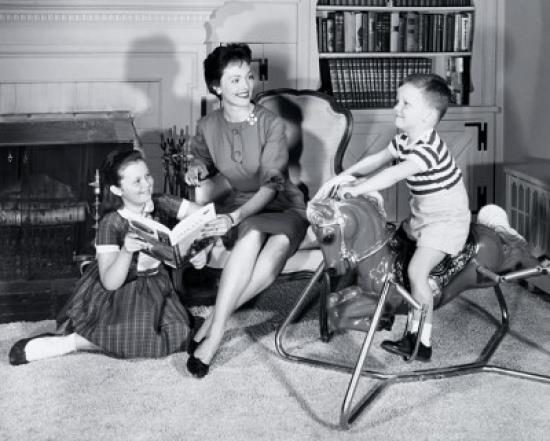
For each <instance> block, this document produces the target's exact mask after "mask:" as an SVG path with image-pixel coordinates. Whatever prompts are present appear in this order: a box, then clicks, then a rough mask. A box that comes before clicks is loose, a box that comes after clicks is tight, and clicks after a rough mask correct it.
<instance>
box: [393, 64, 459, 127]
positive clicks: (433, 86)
mask: <svg viewBox="0 0 550 441" xmlns="http://www.w3.org/2000/svg"><path fill="white" fill-rule="evenodd" d="M403 84H412V85H413V86H415V87H417V88H418V89H420V90H422V93H423V95H424V98H426V100H427V101H428V103H429V104H430V105H431V106H432V107H433V108H434V109H436V110H437V111H438V113H439V120H441V118H443V116H445V113H446V112H447V108H448V107H449V103H452V102H454V99H453V94H452V92H451V89H450V88H449V86H448V85H447V83H446V82H445V80H444V79H443V78H441V77H440V76H439V75H436V74H433V73H430V74H424V73H414V74H411V75H409V76H407V77H406V78H405V79H404V80H403V81H402V82H401V84H400V86H401V85H403Z"/></svg>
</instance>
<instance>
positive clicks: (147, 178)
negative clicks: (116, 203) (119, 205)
mask: <svg viewBox="0 0 550 441" xmlns="http://www.w3.org/2000/svg"><path fill="white" fill-rule="evenodd" d="M119 174H120V185H119V186H115V185H112V186H111V191H112V192H113V193H114V194H116V195H117V196H120V197H121V198H122V201H123V203H124V206H125V207H126V208H128V209H130V210H132V209H134V211H140V210H142V209H143V207H144V206H145V205H146V204H147V203H148V202H149V201H150V200H151V195H152V192H153V177H152V176H151V174H150V173H149V168H148V167H147V164H145V162H144V161H135V162H130V163H128V164H127V165H126V166H125V167H122V169H120V171H119Z"/></svg>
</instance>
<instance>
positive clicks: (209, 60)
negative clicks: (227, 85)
mask: <svg viewBox="0 0 550 441" xmlns="http://www.w3.org/2000/svg"><path fill="white" fill-rule="evenodd" d="M251 59H252V52H251V51H250V47H248V45H247V44H244V43H229V44H227V45H226V46H218V47H217V48H216V49H214V50H213V51H212V52H211V53H210V54H209V55H208V56H207V57H206V59H205V60H204V63H203V67H204V80H205V81H206V87H208V90H209V91H210V93H212V94H214V95H216V96H218V94H217V93H216V91H215V90H214V87H219V85H220V80H221V78H222V75H223V71H224V70H225V68H226V67H227V65H228V64H229V63H234V62H236V63H247V64H250V62H251Z"/></svg>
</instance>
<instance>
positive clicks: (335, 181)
mask: <svg viewBox="0 0 550 441" xmlns="http://www.w3.org/2000/svg"><path fill="white" fill-rule="evenodd" d="M356 179H357V178H356V177H355V176H352V175H338V176H335V177H333V178H331V179H329V180H328V181H327V182H325V183H324V184H323V185H322V186H321V188H320V189H319V190H318V191H317V193H316V194H315V196H313V198H312V201H318V200H321V199H327V198H329V197H331V196H333V195H334V194H335V193H336V192H337V191H338V188H339V187H341V186H342V185H345V184H349V183H351V182H354V181H355V180H356Z"/></svg>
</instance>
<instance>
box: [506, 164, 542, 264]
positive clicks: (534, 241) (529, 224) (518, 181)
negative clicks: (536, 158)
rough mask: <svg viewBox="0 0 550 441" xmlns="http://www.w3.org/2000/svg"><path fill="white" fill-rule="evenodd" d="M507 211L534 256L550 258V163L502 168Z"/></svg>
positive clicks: (514, 226) (512, 224)
mask: <svg viewBox="0 0 550 441" xmlns="http://www.w3.org/2000/svg"><path fill="white" fill-rule="evenodd" d="M505 173H506V212H507V214H508V219H509V221H510V225H511V226H512V227H513V228H515V229H516V230H517V231H518V232H519V233H520V234H521V235H522V236H523V237H524V238H525V239H526V240H527V242H528V243H529V245H530V247H531V250H532V252H533V254H534V255H535V256H536V257H541V256H545V257H549V256H550V162H544V161H542V162H537V163H529V164H518V165H513V166H509V167H506V168H505Z"/></svg>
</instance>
